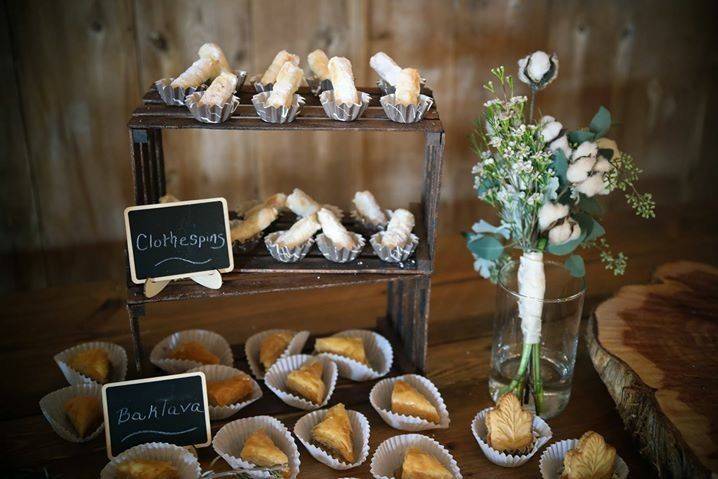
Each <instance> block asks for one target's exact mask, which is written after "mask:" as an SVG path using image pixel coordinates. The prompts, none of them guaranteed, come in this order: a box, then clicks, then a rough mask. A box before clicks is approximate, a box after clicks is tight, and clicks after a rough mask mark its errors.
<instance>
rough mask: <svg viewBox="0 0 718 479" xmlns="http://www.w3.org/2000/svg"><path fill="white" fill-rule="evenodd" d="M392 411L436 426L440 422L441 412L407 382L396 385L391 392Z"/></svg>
mask: <svg viewBox="0 0 718 479" xmlns="http://www.w3.org/2000/svg"><path fill="white" fill-rule="evenodd" d="M391 410H392V412H395V413H397V414H405V415H407V416H416V417H419V418H421V419H424V420H426V421H430V422H433V423H436V424H438V423H439V421H440V418H439V411H437V410H436V408H435V407H434V405H433V404H431V402H429V400H428V399H427V398H426V397H425V396H424V395H423V394H421V393H420V392H419V391H417V390H416V389H414V388H413V387H411V386H410V385H409V384H408V383H407V382H405V381H397V382H395V383H394V389H393V390H392V392H391Z"/></svg>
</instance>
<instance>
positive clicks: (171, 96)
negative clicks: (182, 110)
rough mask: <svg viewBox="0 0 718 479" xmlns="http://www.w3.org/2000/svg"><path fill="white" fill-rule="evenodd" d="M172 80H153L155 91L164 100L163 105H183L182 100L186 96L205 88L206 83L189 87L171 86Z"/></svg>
mask: <svg viewBox="0 0 718 479" xmlns="http://www.w3.org/2000/svg"><path fill="white" fill-rule="evenodd" d="M173 81H174V78H162V79H160V80H157V81H156V82H155V88H157V93H159V94H160V98H162V101H163V102H165V105H171V106H184V100H185V98H186V97H187V96H189V95H191V94H192V93H195V92H197V91H202V90H205V89H206V88H207V85H205V84H204V83H203V84H201V85H199V86H196V87H189V88H178V87H173V86H170V84H171V83H172V82H173Z"/></svg>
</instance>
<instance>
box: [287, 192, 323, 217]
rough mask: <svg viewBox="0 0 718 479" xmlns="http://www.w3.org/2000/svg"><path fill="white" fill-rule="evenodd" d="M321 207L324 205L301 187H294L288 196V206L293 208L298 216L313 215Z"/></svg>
mask: <svg viewBox="0 0 718 479" xmlns="http://www.w3.org/2000/svg"><path fill="white" fill-rule="evenodd" d="M321 207H322V206H321V205H320V204H319V203H317V202H316V201H314V198H312V197H311V196H309V195H308V194H306V193H305V192H303V191H302V190H300V189H299V188H294V191H292V194H290V195H289V196H287V208H289V209H290V210H292V212H293V213H294V214H296V215H297V216H301V217H307V216H311V215H313V214H314V213H316V212H317V211H319V209H320V208H321Z"/></svg>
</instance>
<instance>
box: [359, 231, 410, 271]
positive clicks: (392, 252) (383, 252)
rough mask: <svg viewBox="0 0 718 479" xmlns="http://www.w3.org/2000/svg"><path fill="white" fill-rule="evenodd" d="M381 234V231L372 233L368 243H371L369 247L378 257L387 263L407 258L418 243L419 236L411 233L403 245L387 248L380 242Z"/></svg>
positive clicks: (399, 261)
mask: <svg viewBox="0 0 718 479" xmlns="http://www.w3.org/2000/svg"><path fill="white" fill-rule="evenodd" d="M383 235H384V232H383V231H380V232H378V233H376V234H374V235H372V237H371V238H369V243H371V247H372V249H373V250H374V252H375V253H376V255H377V256H378V257H379V259H381V260H382V261H386V262H387V263H401V262H404V261H406V260H408V259H409V258H410V257H411V255H412V254H414V250H416V247H417V245H418V244H419V237H418V236H416V235H415V234H414V233H412V234H411V235H410V236H409V242H408V243H407V244H405V245H404V246H403V247H396V248H387V247H386V246H384V245H383V244H381V238H382V236H383Z"/></svg>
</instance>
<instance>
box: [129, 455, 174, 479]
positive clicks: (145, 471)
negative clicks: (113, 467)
mask: <svg viewBox="0 0 718 479" xmlns="http://www.w3.org/2000/svg"><path fill="white" fill-rule="evenodd" d="M179 477H180V475H179V472H178V471H177V469H176V468H175V466H173V465H172V463H170V462H167V461H151V460H147V459H133V460H131V461H126V462H123V463H121V464H120V465H119V466H117V479H179Z"/></svg>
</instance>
